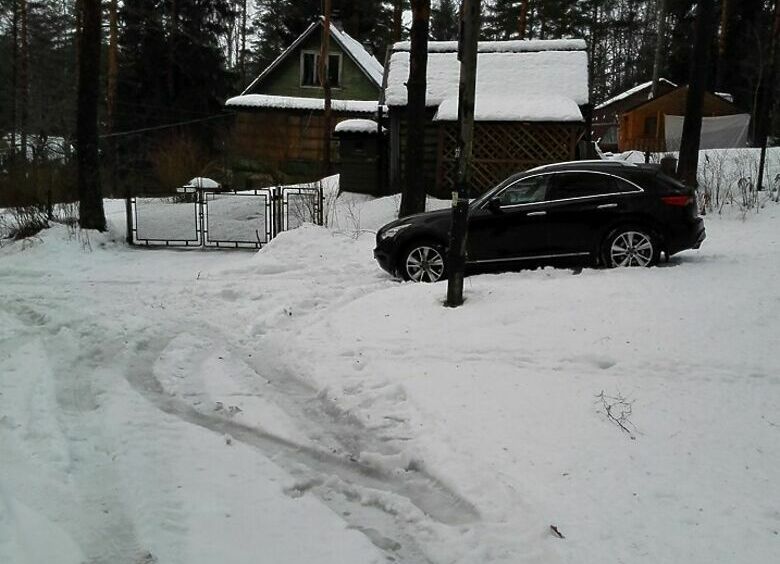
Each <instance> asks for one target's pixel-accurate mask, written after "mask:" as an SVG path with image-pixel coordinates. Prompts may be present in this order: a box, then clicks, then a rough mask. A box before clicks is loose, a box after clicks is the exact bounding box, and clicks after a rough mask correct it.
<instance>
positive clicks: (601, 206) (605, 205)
mask: <svg viewBox="0 0 780 564" xmlns="http://www.w3.org/2000/svg"><path fill="white" fill-rule="evenodd" d="M616 207H618V205H617V204H615V203H612V204H601V205H600V206H596V209H597V210H606V209H608V208H616Z"/></svg>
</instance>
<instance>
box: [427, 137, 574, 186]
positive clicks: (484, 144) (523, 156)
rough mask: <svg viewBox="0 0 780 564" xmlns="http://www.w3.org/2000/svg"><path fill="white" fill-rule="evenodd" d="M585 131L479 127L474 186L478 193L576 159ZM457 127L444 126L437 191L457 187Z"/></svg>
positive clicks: (438, 161)
mask: <svg viewBox="0 0 780 564" xmlns="http://www.w3.org/2000/svg"><path fill="white" fill-rule="evenodd" d="M582 134H583V127H582V126H578V125H566V124H528V123H476V124H475V127H474V148H473V158H472V185H473V187H474V189H475V190H476V191H478V192H484V191H485V190H487V189H489V188H492V187H493V186H495V185H496V184H498V183H499V182H501V181H502V180H504V179H505V178H506V177H507V176H509V175H511V174H514V173H516V172H522V171H524V170H528V169H529V168H533V167H535V166H539V165H542V164H548V163H554V162H557V161H566V160H571V159H573V158H574V151H575V146H576V144H577V141H578V140H579V139H580V137H581V136H582ZM457 146H458V129H457V125H456V124H449V123H448V124H442V126H441V130H440V137H439V155H438V159H437V191H438V192H440V193H446V192H450V191H452V190H453V189H454V187H455V178H456V162H457V161H456V149H457Z"/></svg>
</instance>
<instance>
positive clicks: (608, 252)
mask: <svg viewBox="0 0 780 564" xmlns="http://www.w3.org/2000/svg"><path fill="white" fill-rule="evenodd" d="M660 254H661V249H660V248H659V245H658V239H657V237H655V236H654V235H653V233H652V232H651V231H650V230H649V229H647V228H645V227H640V226H638V225H627V226H624V227H619V228H617V229H615V230H614V231H612V232H611V233H610V234H609V235H607V237H606V238H605V239H604V243H603V244H602V246H601V263H602V264H603V265H604V266H606V267H607V268H617V267H626V266H653V265H655V264H657V263H658V258H659V257H660Z"/></svg>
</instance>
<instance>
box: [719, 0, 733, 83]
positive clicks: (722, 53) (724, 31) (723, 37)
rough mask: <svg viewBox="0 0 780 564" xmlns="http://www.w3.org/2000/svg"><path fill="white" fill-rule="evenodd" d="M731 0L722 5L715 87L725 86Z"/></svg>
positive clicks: (724, 0)
mask: <svg viewBox="0 0 780 564" xmlns="http://www.w3.org/2000/svg"><path fill="white" fill-rule="evenodd" d="M731 6H732V3H731V0H723V1H722V3H721V6H720V33H719V34H718V61H717V63H716V65H715V72H716V74H715V77H716V78H715V87H716V88H717V89H720V88H722V87H723V80H724V78H725V77H724V75H725V72H726V68H725V65H724V64H723V62H724V60H725V58H726V46H727V45H728V38H729V23H730V20H731Z"/></svg>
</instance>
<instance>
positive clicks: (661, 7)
mask: <svg viewBox="0 0 780 564" xmlns="http://www.w3.org/2000/svg"><path fill="white" fill-rule="evenodd" d="M667 3H668V0H658V33H657V35H656V39H655V58H654V60H653V88H652V92H653V98H655V97H656V96H658V86H659V83H660V81H661V65H663V60H664V40H665V39H666V11H667V8H666V5H667Z"/></svg>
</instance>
